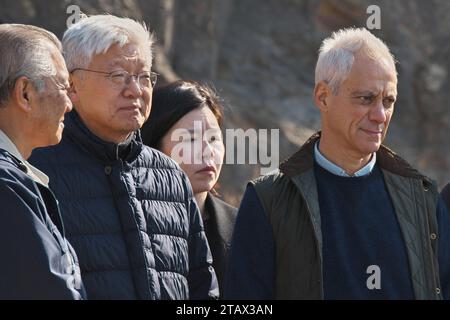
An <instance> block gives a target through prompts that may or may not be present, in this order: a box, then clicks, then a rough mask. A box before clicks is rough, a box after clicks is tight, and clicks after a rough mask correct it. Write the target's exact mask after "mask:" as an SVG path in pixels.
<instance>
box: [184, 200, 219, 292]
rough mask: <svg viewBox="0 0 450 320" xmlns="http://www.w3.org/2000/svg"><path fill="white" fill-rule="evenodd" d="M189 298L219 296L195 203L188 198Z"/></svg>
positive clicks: (209, 253) (207, 246) (209, 252)
mask: <svg viewBox="0 0 450 320" xmlns="http://www.w3.org/2000/svg"><path fill="white" fill-rule="evenodd" d="M189 214H190V219H189V220H190V226H189V276H188V281H189V298H190V299H191V300H206V299H218V298H219V286H218V283H217V278H216V273H215V272H214V268H213V266H212V255H211V250H210V249H209V245H208V240H207V239H206V235H205V232H204V230H203V222H202V218H201V215H200V211H199V209H198V206H197V203H196V202H195V201H194V200H193V199H191V200H189Z"/></svg>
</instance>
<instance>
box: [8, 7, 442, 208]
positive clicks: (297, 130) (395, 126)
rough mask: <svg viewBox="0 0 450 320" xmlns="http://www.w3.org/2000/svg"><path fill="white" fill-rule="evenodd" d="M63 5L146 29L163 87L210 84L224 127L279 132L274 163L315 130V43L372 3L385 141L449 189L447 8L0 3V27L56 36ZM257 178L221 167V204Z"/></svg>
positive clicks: (357, 20) (241, 168)
mask: <svg viewBox="0 0 450 320" xmlns="http://www.w3.org/2000/svg"><path fill="white" fill-rule="evenodd" d="M71 4H75V5H78V6H79V7H80V8H81V10H82V11H83V12H84V13H86V14H88V15H89V14H98V13H105V12H107V13H111V14H115V15H119V16H128V17H132V18H135V19H139V20H144V21H146V22H147V23H148V24H149V25H150V27H151V29H152V30H154V31H155V33H156V35H157V38H158V45H157V48H156V50H157V55H156V61H155V68H156V71H157V72H158V73H160V74H161V75H162V81H172V80H175V79H177V78H189V79H195V80H200V81H205V82H207V83H209V84H212V85H214V87H215V88H216V89H217V91H218V92H219V93H220V95H221V96H222V98H223V99H224V100H225V103H226V105H227V106H228V112H227V115H226V116H227V119H226V127H227V128H242V129H244V130H246V129H248V128H256V129H259V128H267V129H271V128H273V129H275V128H279V129H280V160H283V159H284V158H286V157H288V156H289V155H290V154H292V153H293V152H295V151H296V150H297V149H298V147H299V146H300V145H301V144H302V143H303V142H304V141H305V140H306V139H307V138H308V136H309V135H310V134H312V133H313V132H314V131H315V130H317V129H318V128H319V126H320V117H319V112H318V111H317V109H315V107H314V105H313V103H312V99H311V95H312V89H313V85H314V66H315V61H316V57H317V50H318V48H319V46H320V43H321V41H322V39H324V38H325V37H327V36H329V35H330V33H331V32H332V31H333V30H336V29H339V28H343V27H348V26H357V27H363V26H365V25H366V20H367V18H368V16H369V15H368V14H367V13H366V9H367V7H368V6H369V5H371V4H376V5H378V6H379V7H380V8H381V29H380V30H374V31H373V32H374V34H375V35H377V36H379V37H381V38H382V39H383V40H384V41H385V42H387V44H388V45H389V46H390V48H391V50H392V52H393V53H394V55H395V56H396V58H397V60H398V61H399V63H398V73H399V88H398V89H399V99H398V102H397V104H396V111H395V114H394V118H393V120H392V122H391V127H390V132H389V133H388V137H387V140H386V142H385V143H386V144H387V145H389V146H390V147H392V148H393V149H394V150H396V151H397V152H398V153H399V154H400V155H401V156H403V157H405V158H406V159H407V160H408V161H409V162H410V163H412V164H413V165H414V166H416V167H418V168H419V169H420V170H422V171H423V172H424V173H426V174H427V175H429V176H430V177H431V178H433V179H435V180H437V181H438V183H439V185H440V187H442V186H443V185H444V184H446V183H447V182H449V181H450V139H449V136H450V134H449V132H450V111H449V108H448V103H449V101H450V90H449V89H450V86H449V83H448V79H449V72H450V68H449V67H450V59H449V58H450V1H447V0H428V1H422V0H396V1H392V0H390V1H387V0H386V1H374V0H368V1H366V0H358V1H357V0H80V1H45V0H33V1H32V0H1V1H0V21H1V22H3V23H10V22H15V23H27V24H34V25H37V26H41V27H44V28H46V29H48V30H51V31H53V32H54V33H55V34H57V35H58V36H59V37H61V36H62V34H63V32H64V31H65V29H66V20H67V19H68V17H69V16H70V14H67V13H66V9H67V7H68V6H69V5H71ZM0 45H1V44H0ZM259 172H260V171H259V166H258V165H225V166H224V169H223V171H222V176H221V179H220V190H219V191H220V193H221V194H222V195H223V198H225V200H227V201H228V202H230V203H232V204H235V205H236V204H238V203H239V200H240V199H241V196H242V192H243V190H244V188H245V183H246V181H247V180H249V179H252V178H254V177H257V176H258V175H259Z"/></svg>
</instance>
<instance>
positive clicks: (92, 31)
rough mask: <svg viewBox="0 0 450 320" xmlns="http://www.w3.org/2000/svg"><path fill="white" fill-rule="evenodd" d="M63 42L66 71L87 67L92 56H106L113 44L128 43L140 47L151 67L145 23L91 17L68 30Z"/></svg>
mask: <svg viewBox="0 0 450 320" xmlns="http://www.w3.org/2000/svg"><path fill="white" fill-rule="evenodd" d="M62 43H63V48H64V50H63V51H64V53H63V54H64V58H65V60H66V64H67V68H68V69H69V71H72V70H73V69H75V68H87V67H88V65H89V63H90V62H91V60H92V57H93V56H94V55H96V54H101V53H105V52H106V51H108V49H109V48H110V47H111V46H112V45H113V44H119V45H120V46H121V47H123V46H124V45H126V44H128V43H134V44H137V45H139V46H140V47H141V48H143V49H144V52H145V55H146V56H147V59H148V61H149V64H150V65H151V63H152V58H153V53H152V45H153V43H154V36H153V34H152V33H150V32H149V30H148V28H147V26H146V25H145V23H142V24H141V23H139V22H137V21H134V20H132V19H129V18H119V17H116V16H113V15H93V16H89V17H86V18H82V19H81V20H80V21H79V22H77V23H75V24H73V25H72V26H71V27H70V28H69V29H67V30H66V32H65V33H64V36H63V40H62Z"/></svg>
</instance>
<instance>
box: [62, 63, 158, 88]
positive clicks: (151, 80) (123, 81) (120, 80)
mask: <svg viewBox="0 0 450 320" xmlns="http://www.w3.org/2000/svg"><path fill="white" fill-rule="evenodd" d="M78 70H81V71H88V72H94V73H99V74H104V75H105V76H106V77H105V78H107V79H109V80H110V81H111V82H112V83H113V84H115V85H116V86H120V87H122V88H123V87H125V86H126V85H129V84H130V81H131V78H136V81H137V83H138V84H139V87H140V88H141V89H147V88H154V87H155V85H156V80H157V79H158V74H157V73H156V72H151V71H143V72H140V73H139V74H130V73H129V72H127V71H125V70H116V71H112V72H105V71H97V70H91V69H84V68H75V69H73V70H72V71H71V72H70V73H72V72H75V71H78Z"/></svg>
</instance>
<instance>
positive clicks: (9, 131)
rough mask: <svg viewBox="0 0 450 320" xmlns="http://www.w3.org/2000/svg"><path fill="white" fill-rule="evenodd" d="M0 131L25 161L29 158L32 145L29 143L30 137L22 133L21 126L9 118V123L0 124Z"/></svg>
mask: <svg viewBox="0 0 450 320" xmlns="http://www.w3.org/2000/svg"><path fill="white" fill-rule="evenodd" d="M0 117H1V115H0ZM6 119H8V118H6ZM0 129H1V130H2V131H3V132H4V133H5V134H6V135H7V136H8V138H9V140H11V142H12V143H13V144H14V145H15V146H16V148H17V150H18V151H19V153H20V155H21V156H22V157H23V158H24V159H25V160H27V159H28V158H29V157H30V156H31V152H32V151H33V145H32V142H31V139H30V138H31V137H32V135H31V134H30V135H29V134H27V133H26V132H25V131H24V128H23V126H19V125H18V124H17V123H15V122H14V120H12V118H9V121H5V122H3V121H2V122H1V123H0Z"/></svg>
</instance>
